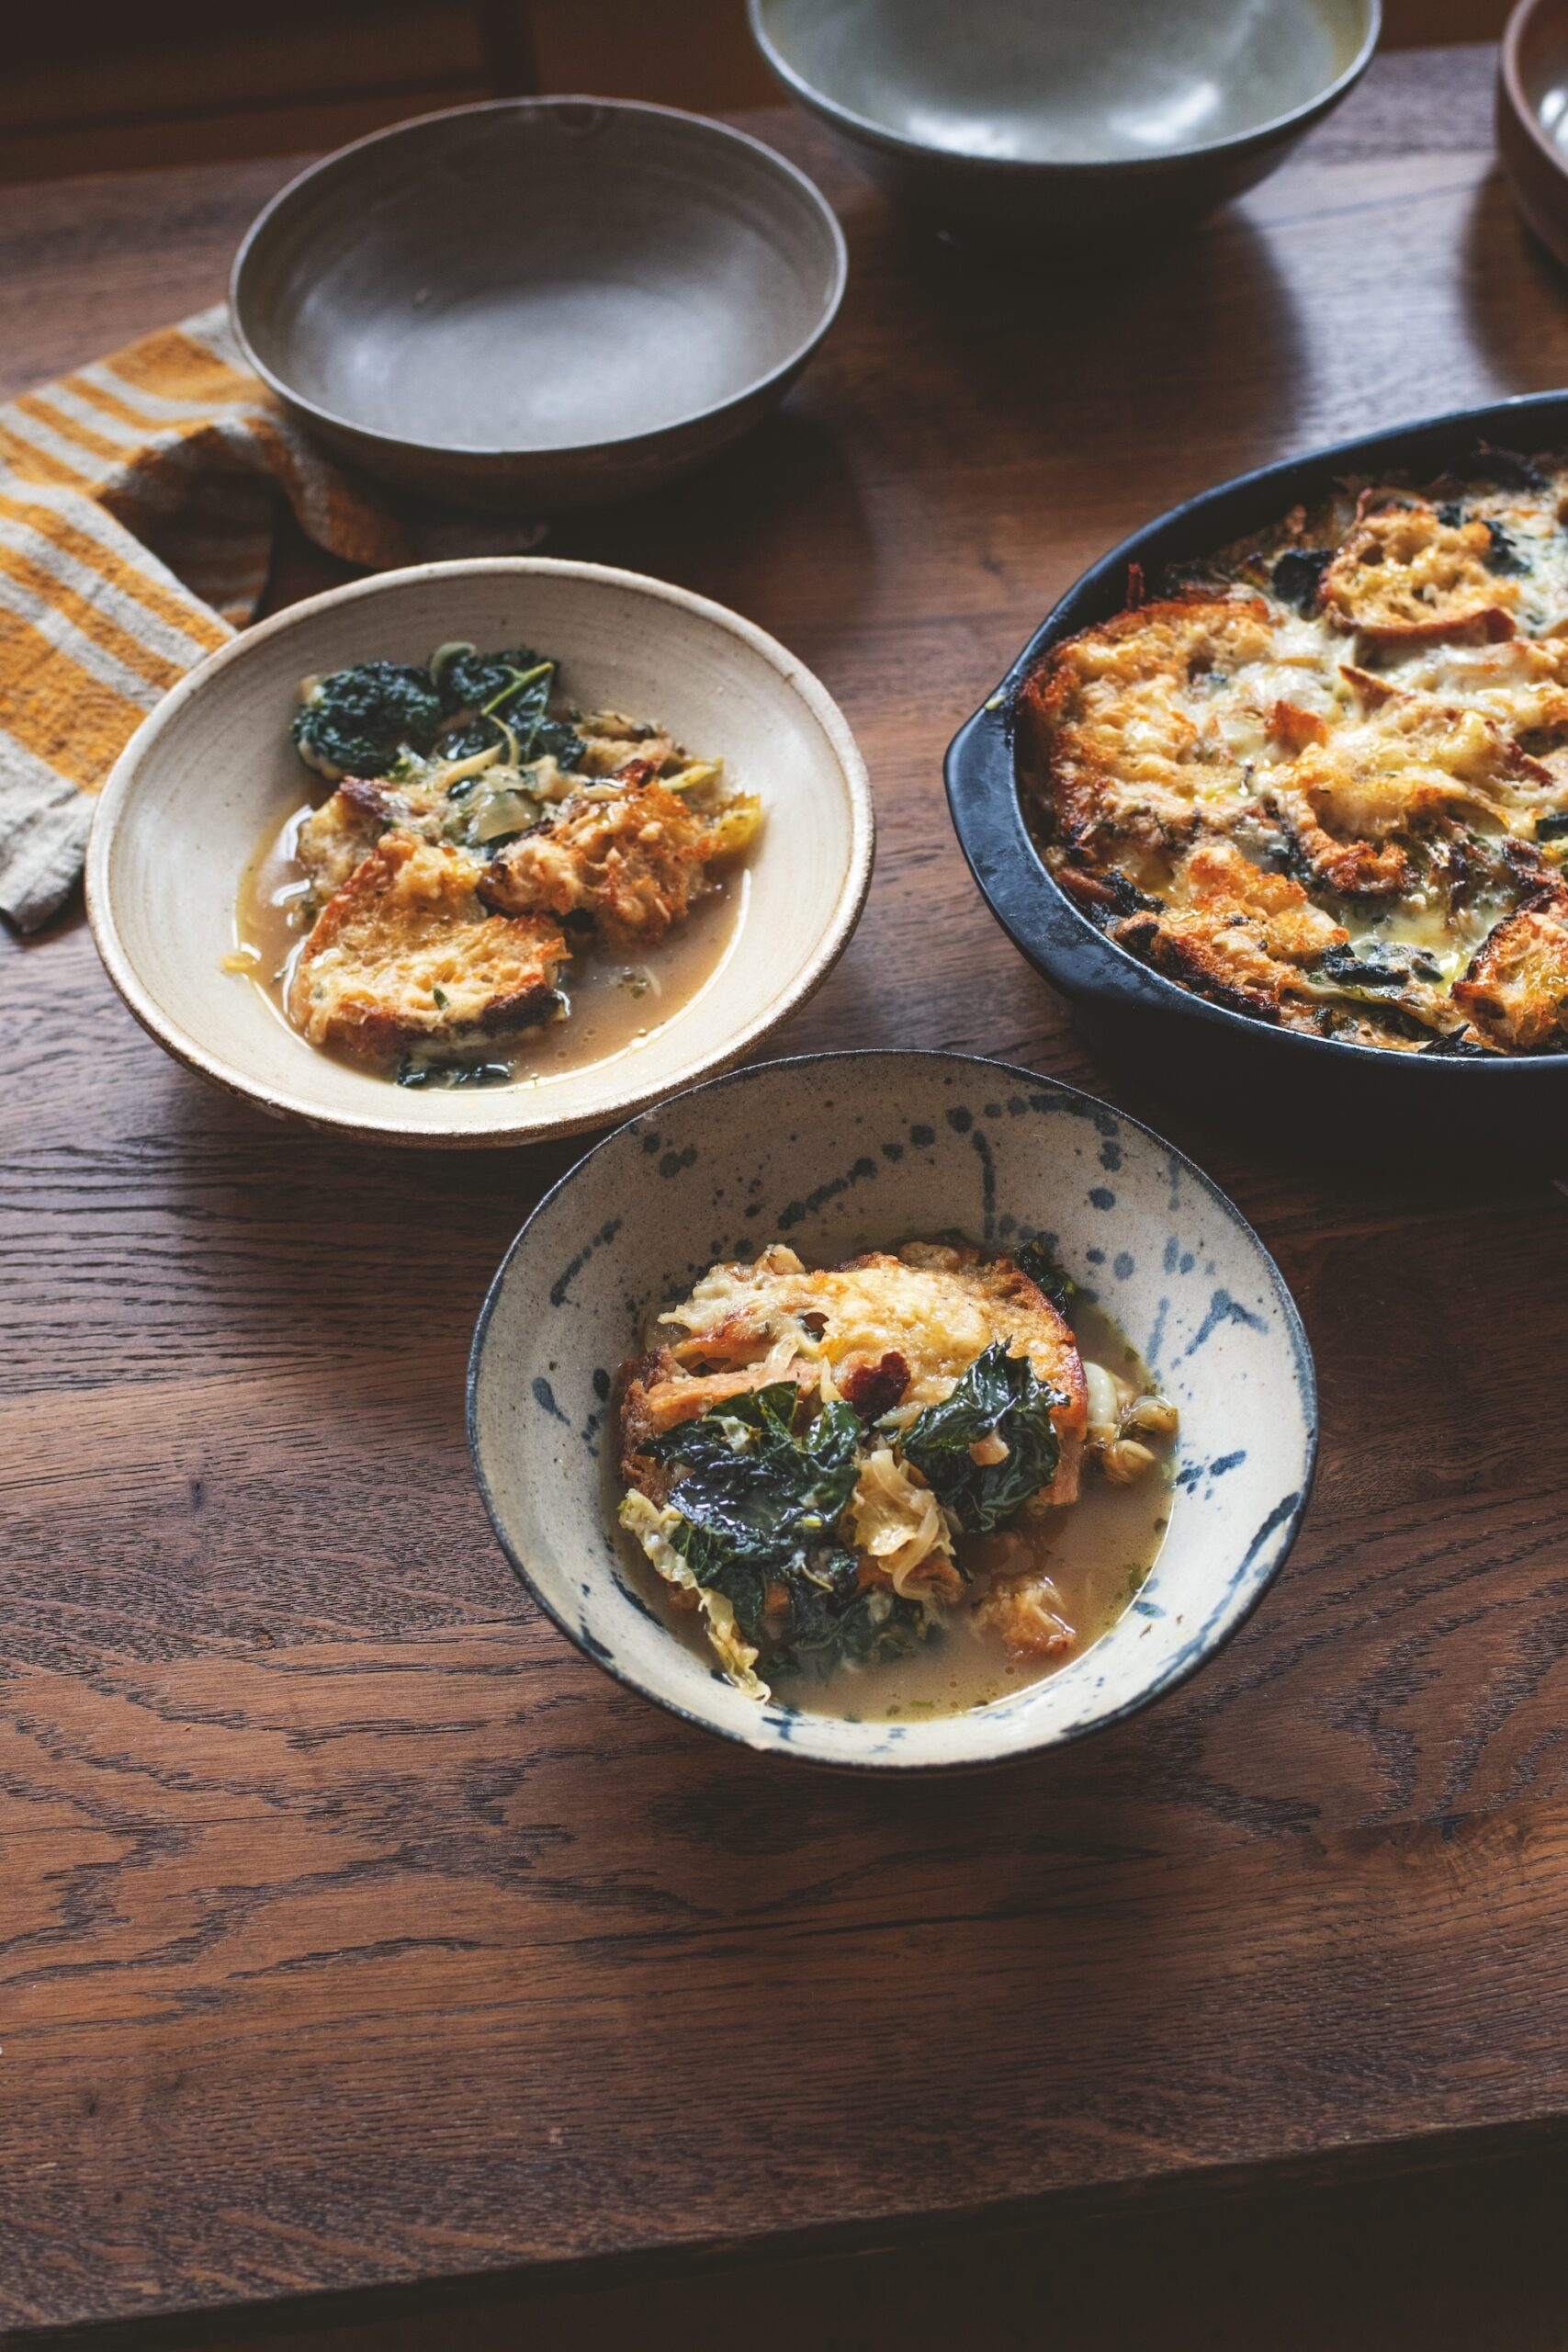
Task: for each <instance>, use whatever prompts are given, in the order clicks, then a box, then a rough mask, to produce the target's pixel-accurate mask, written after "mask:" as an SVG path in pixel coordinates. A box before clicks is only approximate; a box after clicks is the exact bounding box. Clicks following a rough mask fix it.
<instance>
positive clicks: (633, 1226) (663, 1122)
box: [468, 1053, 1317, 1770]
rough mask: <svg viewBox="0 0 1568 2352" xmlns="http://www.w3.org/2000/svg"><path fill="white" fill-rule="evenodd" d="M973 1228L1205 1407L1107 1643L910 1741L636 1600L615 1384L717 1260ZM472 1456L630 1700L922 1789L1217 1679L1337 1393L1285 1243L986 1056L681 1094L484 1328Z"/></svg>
mask: <svg viewBox="0 0 1568 2352" xmlns="http://www.w3.org/2000/svg"><path fill="white" fill-rule="evenodd" d="M949 1227H956V1228H958V1229H959V1230H961V1231H963V1232H964V1233H966V1234H968V1235H970V1236H972V1237H973V1238H974V1239H976V1240H977V1241H979V1240H986V1241H994V1242H996V1243H998V1244H999V1245H1001V1246H1004V1247H1005V1245H1006V1244H1007V1242H1008V1241H1009V1240H1010V1239H1024V1238H1029V1237H1030V1236H1032V1235H1033V1234H1036V1233H1043V1234H1044V1235H1045V1236H1046V1237H1047V1238H1048V1239H1049V1242H1050V1244H1051V1246H1052V1248H1053V1249H1054V1250H1055V1252H1056V1254H1057V1256H1058V1257H1059V1258H1060V1260H1061V1261H1062V1263H1063V1264H1064V1265H1065V1266H1066V1270H1067V1272H1069V1273H1070V1274H1072V1275H1073V1276H1074V1278H1075V1279H1076V1280H1077V1282H1078V1283H1081V1284H1082V1285H1083V1287H1084V1288H1085V1289H1086V1290H1087V1291H1089V1293H1090V1294H1091V1295H1093V1296H1094V1297H1096V1298H1097V1299H1098V1300H1099V1302H1100V1305H1101V1306H1103V1307H1104V1308H1105V1309H1106V1310H1107V1311H1108V1312H1109V1313H1110V1314H1111V1316H1112V1317H1114V1318H1115V1319H1116V1320H1117V1321H1118V1322H1119V1323H1120V1324H1121V1325H1122V1329H1123V1330H1124V1331H1125V1332H1126V1333H1127V1336H1128V1338H1129V1339H1130V1340H1132V1341H1133V1344H1134V1347H1136V1348H1137V1349H1138V1351H1139V1352H1140V1353H1141V1354H1142V1355H1143V1357H1144V1358H1145V1362H1146V1363H1148V1364H1149V1366H1150V1367H1151V1369H1152V1370H1153V1371H1154V1373H1155V1374H1156V1375H1157V1377H1158V1379H1159V1382H1160V1385H1161V1386H1162V1387H1163V1388H1164V1390H1165V1392H1166V1394H1167V1395H1168V1397H1171V1398H1172V1399H1173V1401H1174V1402H1175V1403H1176V1404H1177V1405H1178V1406H1179V1408H1180V1411H1181V1435H1180V1439H1179V1449H1178V1464H1177V1474H1176V1494H1175V1498H1174V1502H1173V1507H1172V1510H1171V1520H1170V1530H1169V1533H1168V1536H1167V1538H1166V1544H1165V1549H1164V1551H1163V1552H1162V1553H1161V1555H1160V1557H1159V1561H1158V1563H1157V1565H1156V1568H1155V1571H1154V1574H1153V1575H1152V1576H1151V1577H1150V1578H1149V1580H1148V1582H1147V1583H1146V1584H1145V1587H1144V1589H1143V1590H1142V1592H1141V1593H1140V1594H1139V1596H1138V1599H1137V1600H1135V1601H1134V1604H1133V1607H1132V1609H1131V1610H1130V1611H1128V1613H1127V1614H1126V1616H1125V1617H1123V1618H1122V1620H1121V1622H1120V1623H1118V1624H1117V1625H1115V1626H1114V1627H1113V1628H1112V1629H1111V1632H1110V1633H1109V1634H1106V1635H1105V1636H1104V1637H1103V1638H1102V1639H1101V1640H1100V1641H1099V1642H1097V1643H1095V1644H1094V1645H1092V1646H1091V1647H1090V1648H1089V1649H1088V1650H1086V1651H1085V1652H1084V1654H1083V1655H1082V1657H1078V1658H1077V1659H1075V1660H1074V1662H1073V1663H1072V1664H1071V1665H1070V1666H1068V1667H1067V1668H1065V1669H1064V1670H1063V1671H1062V1672H1061V1673H1059V1674H1056V1675H1055V1676H1053V1677H1052V1678H1051V1679H1049V1680H1047V1681H1044V1682H1040V1683H1036V1684H1034V1685H1032V1687H1031V1688H1029V1689H1026V1690H1023V1691H1018V1692H1016V1693H1013V1694H1011V1695H1010V1696H1009V1697H1008V1698H1006V1699H1003V1700H999V1701H998V1702H995V1703H993V1704H992V1705H990V1706H987V1707H984V1708H976V1709H974V1710H972V1711H971V1712H970V1713H967V1714H963V1715H951V1716H947V1717H942V1718H933V1719H931V1720H927V1721H922V1722H917V1723H908V1724H886V1723H848V1722H844V1721H842V1720H839V1719H836V1718H833V1717H830V1716H826V1715H815V1714H810V1713H804V1712H802V1713H795V1712H792V1711H791V1710H790V1709H788V1708H786V1707H782V1706H779V1705H777V1704H776V1703H774V1704H770V1705H767V1706H758V1705H757V1704H756V1702H754V1701H752V1700H750V1699H748V1698H746V1697H744V1696H743V1695H742V1693H741V1692H739V1691H736V1690H734V1689H732V1688H731V1687H730V1685H729V1684H728V1682H726V1681H725V1680H724V1679H723V1678H722V1676H720V1675H719V1674H718V1673H717V1672H716V1670H710V1668H708V1667H707V1666H706V1664H705V1661H704V1660H703V1659H702V1658H701V1657H697V1656H695V1655H694V1653H693V1652H692V1651H691V1650H689V1649H687V1648H686V1646H685V1645H684V1644H683V1643H682V1642H681V1641H680V1640H678V1639H677V1638H676V1636H675V1635H674V1634H671V1632H670V1631H669V1630H668V1629H667V1627H666V1626H665V1625H664V1624H663V1623H661V1622H660V1619H659V1618H658V1616H657V1615H656V1614H655V1613H654V1611H653V1610H652V1609H651V1608H650V1606H649V1603H648V1602H647V1601H646V1600H644V1598H643V1596H642V1594H641V1593H640V1592H639V1591H638V1590H637V1588H636V1585H635V1583H634V1581H633V1580H632V1578H631V1577H629V1576H628V1574H627V1572H626V1564H625V1562H624V1560H623V1558H622V1556H621V1554H620V1550H619V1547H618V1544H617V1540H616V1538H615V1532H614V1530H613V1527H612V1525H611V1521H610V1516H609V1513H610V1509H611V1507H612V1501H613V1496H612V1489H611V1487H610V1484H609V1480H608V1476H607V1472H608V1469H609V1467H610V1461H611V1457H610V1453H609V1449H610V1447H611V1445H612V1443H613V1439H612V1436H611V1433H610V1431H609V1430H608V1429H607V1427H606V1419H607V1415H608V1411H609V1406H610V1394H611V1384H612V1381H613V1379H614V1376H615V1369H616V1366H617V1365H618V1364H619V1363H621V1362H622V1361H623V1359H624V1358H625V1357H626V1356H628V1355H631V1354H634V1353H636V1352H637V1351H638V1348H639V1346H640V1343H641V1331H642V1326H643V1321H644V1318H645V1317H646V1316H647V1314H648V1312H649V1308H650V1307H652V1306H656V1305H658V1304H660V1303H661V1302H663V1301H665V1300H667V1299H673V1298H675V1297H678V1296H680V1295H682V1294H683V1293H684V1292H685V1291H686V1290H688V1289H689V1288H690V1286H691V1284H692V1283H693V1282H694V1280H695V1279H696V1277H697V1276H698V1275H699V1274H701V1273H703V1272H705V1270H706V1269H707V1268H708V1267H709V1266H710V1265H711V1264H713V1262H714V1261H716V1259H720V1258H734V1257H751V1256H754V1255H755V1253H756V1252H757V1250H760V1249H761V1248H763V1247H764V1246H765V1245H766V1244H767V1243H768V1242H770V1241H773V1240H775V1239H779V1238H783V1239H784V1240H787V1241H788V1242H789V1243H790V1244H791V1246H792V1247H793V1248H795V1249H796V1250H799V1251H800V1253H801V1255H802V1256H803V1257H805V1258H806V1259H807V1261H812V1260H819V1261H834V1260H837V1259H840V1258H844V1257H847V1256H849V1255H851V1254H852V1252H853V1251H854V1250H862V1249H867V1248H873V1247H877V1246H886V1245H887V1244H889V1243H893V1242H897V1241H901V1240H903V1239H904V1238H907V1237H908V1236H909V1235H913V1234H923V1233H932V1232H937V1231H941V1230H942V1229H944V1228H949ZM468 1434H469V1442H470V1444H471V1445H472V1448H473V1454H474V1463H475V1467H476V1469H477V1471H478V1474H479V1487H480V1490H481V1492H482V1493H483V1496H484V1498H485V1503H486V1505H487V1507H488V1509H489V1511H490V1515H491V1520H492V1521H493V1522H494V1525H495V1531H496V1533H497V1534H498V1535H499V1536H500V1538H501V1541H502V1545H503V1547H504V1548H505V1551H506V1554H507V1556H508V1558H509V1559H510V1560H511V1561H512V1563H513V1566H514V1567H515V1568H516V1570H517V1572H518V1574H519V1575H520V1576H521V1577H522V1578H523V1580H524V1582H525V1584H526V1586H527V1587H528V1589H529V1591H530V1592H531V1593H532V1594H533V1596H534V1598H535V1599H536V1600H537V1601H538V1602H539V1604H540V1606H541V1607H542V1608H544V1609H546V1610H547V1611H548V1612H549V1614H550V1615H551V1616H552V1617H553V1618H554V1619H555V1621H556V1623H557V1624H558V1625H559V1627H560V1628H561V1630H562V1632H563V1633H565V1634H569V1635H570V1638H571V1640H572V1641H574V1642H576V1643H577V1645H579V1647H580V1648H581V1649H582V1650H584V1651H586V1653H587V1654H588V1656H589V1657H592V1658H596V1659H597V1660H598V1661H599V1663H600V1664H601V1665H602V1666H604V1667H605V1668H607V1669H608V1670H609V1672H610V1673H612V1674H614V1675H615V1676H617V1677H618V1678H619V1679H620V1680H622V1681H623V1682H626V1683H628V1684H630V1686H631V1687H632V1688H633V1689H634V1690H637V1691H642V1692H643V1693H644V1695H645V1696H646V1697H648V1698H649V1699H657V1700H658V1701H659V1702H660V1705H661V1706H665V1707H669V1708H671V1710H672V1711H673V1712H674V1713H677V1714H681V1715H684V1716H686V1717H687V1718H688V1719H689V1720H690V1721H691V1722H693V1723H698V1724H705V1725H706V1726H707V1728H708V1729H709V1730H710V1731H716V1732H722V1733H723V1734H724V1735H725V1736H727V1737H728V1738H730V1739H737V1740H739V1741H741V1742H743V1743H744V1745H745V1746H747V1747H756V1748H764V1749H773V1750H775V1751H778V1752H782V1753H788V1754H790V1755H794V1756H801V1757H808V1758H812V1759H813V1760H815V1761H817V1762H818V1763H822V1764H835V1765H856V1766H865V1767H873V1768H876V1769H880V1770H915V1769H920V1768H928V1769H929V1768H932V1767H952V1766H960V1765H971V1766H973V1765H978V1764H989V1763H998V1762H1001V1761H1004V1760H1005V1759H1007V1758H1011V1757H1017V1756H1024V1755H1027V1754H1029V1753H1030V1752H1031V1751H1032V1750H1033V1749H1035V1748H1040V1747H1053V1746H1055V1744H1056V1743H1057V1742H1059V1741H1063V1740H1068V1739H1077V1738H1079V1737H1081V1736H1082V1735H1083V1734H1084V1733H1085V1732H1089V1731H1095V1730H1098V1729H1099V1728H1100V1726H1101V1725H1103V1724H1111V1723H1114V1722H1116V1721H1117V1720H1118V1719H1119V1718H1120V1717H1121V1716H1122V1715H1125V1714H1129V1713H1132V1712H1133V1711H1134V1709H1135V1708H1138V1707H1142V1706H1146V1705H1147V1704H1148V1702H1149V1701H1150V1700H1151V1699H1154V1698H1156V1697H1157V1696H1158V1695H1159V1693H1160V1692H1161V1691H1168V1690H1170V1689H1171V1688H1172V1686H1173V1685H1174V1684H1176V1683H1177V1682H1179V1681H1181V1680H1182V1679H1184V1677H1186V1676H1187V1675H1189V1674H1190V1673H1192V1672H1193V1671H1194V1669H1195V1668H1198V1667H1199V1666H1201V1664H1202V1662H1203V1660H1204V1659H1205V1658H1206V1657H1212V1656H1213V1653H1214V1651H1215V1650H1217V1649H1218V1648H1219V1646H1220V1645H1221V1644H1222V1643H1223V1642H1224V1640H1225V1639H1226V1638H1227V1636H1228V1635H1229V1634H1233V1633H1234V1632H1235V1629H1236V1627H1237V1626H1238V1625H1239V1624H1240V1623H1242V1621H1243V1619H1244V1618H1245V1617H1246V1616H1247V1613H1248V1611H1250V1610H1251V1609H1252V1608H1253V1606H1254V1605H1255V1603H1256V1602H1257V1600H1258V1598H1259V1596H1260V1595H1261V1593H1262V1591H1263V1589H1264V1588H1265V1586H1266V1585H1267V1584H1268V1583H1269V1579H1270V1578H1271V1577H1273V1576H1274V1575H1275V1573H1276V1572H1277V1570H1278V1569H1279V1567H1280V1563H1281V1561H1282V1560H1283V1559H1284V1557H1285V1555H1286V1553H1287V1552H1288V1551H1289V1550H1290V1548H1291V1544H1292V1542H1293V1541H1294V1538H1295V1533H1296V1530H1297V1528H1298V1526H1299V1525H1300V1524H1301V1519H1302V1513H1303V1510H1305V1508H1306V1499H1307V1494H1308V1490H1309V1488H1310V1487H1311V1485H1312V1475H1313V1465H1314V1458H1315V1454H1316V1450H1317V1392H1316V1382H1315V1379H1314V1372H1313V1363H1312V1356H1311V1352H1310V1351H1309V1349H1308V1347H1307V1342H1306V1337H1305V1334H1304V1333H1303V1329H1302V1325H1301V1318H1300V1317H1299V1316H1298V1315H1297V1313H1296V1309H1295V1306H1294V1304H1293V1302H1292V1298H1291V1295H1290V1293H1289V1292H1288V1291H1287V1290H1286V1288H1285V1285H1284V1283H1283V1282H1282V1281H1281V1280H1280V1273H1279V1270H1278V1268H1277V1267H1276V1266H1275V1264H1274V1261H1273V1260H1272V1259H1271V1258H1270V1257H1269V1253H1268V1251H1267V1250H1265V1249H1264V1247H1263V1245H1262V1243H1261V1242H1260V1241H1259V1240H1258V1236H1257V1235H1256V1234H1255V1233H1254V1232H1253V1230H1252V1228H1251V1227H1250V1226H1249V1225H1248V1224H1247V1221H1246V1219H1245V1218H1244V1217H1243V1216H1241V1215H1240V1214H1239V1213H1238V1212H1237V1211H1236V1210H1235V1208H1233V1207H1232V1205H1231V1204H1230V1202H1229V1201H1227V1200H1226V1199H1225V1197H1224V1194H1223V1193H1219V1192H1217V1191H1216V1190H1215V1188H1214V1186H1213V1184H1212V1183H1211V1182H1209V1179H1208V1178H1207V1177H1206V1176H1204V1175H1202V1174H1201V1172H1200V1170H1198V1169H1196V1168H1194V1167H1193V1165H1192V1163H1191V1161H1190V1159H1183V1158H1182V1156H1181V1154H1180V1153H1179V1151H1175V1150H1173V1149H1172V1148H1171V1147H1170V1145H1169V1144H1167V1143H1162V1142H1161V1141H1160V1139H1159V1137H1158V1136H1156V1135H1152V1134H1151V1133H1150V1131H1149V1129H1148V1128H1147V1127H1145V1126H1141V1125H1139V1124H1138V1122H1137V1121H1136V1120H1135V1119H1129V1118H1127V1117H1125V1116H1124V1115H1123V1114H1122V1113H1121V1112H1119V1111H1112V1110H1109V1109H1107V1108H1106V1106H1105V1105H1104V1104H1103V1103H1096V1102H1094V1101H1093V1100H1092V1099H1091V1098H1090V1097H1089V1095H1087V1094H1080V1093H1078V1092H1077V1090H1076V1089H1074V1088H1072V1087H1069V1086H1062V1085H1060V1084H1058V1083H1057V1082H1056V1081H1055V1080H1053V1079H1047V1078H1041V1077H1039V1076H1037V1075H1036V1074H1035V1073H1034V1072H1033V1071H1032V1070H1026V1069H1013V1068H1011V1067H1010V1065H1008V1064H1006V1063H1003V1062H992V1061H982V1060H979V1059H977V1058H975V1057H970V1056H968V1055H964V1054H936V1053H857V1054H822V1055H817V1056H813V1057H809V1058H807V1059H804V1060H799V1061H783V1062H765V1063H762V1064H761V1065H758V1066H756V1067H754V1068H752V1069H743V1070H740V1071H738V1072H737V1073H735V1075H733V1076H732V1077H728V1078H720V1079H716V1080H713V1081H712V1082H711V1083H709V1084H707V1085H705V1086H698V1087H694V1088H693V1090H692V1091H690V1092H689V1093H686V1094H681V1095H677V1096H676V1097H675V1098H674V1099H673V1100H672V1101H671V1102H669V1103H663V1104H661V1105H660V1107H659V1108H658V1109H656V1110H653V1111H649V1112H647V1113H645V1114H643V1115H642V1116H640V1117H638V1118H636V1119H633V1120H631V1121H630V1122H629V1124H628V1125H626V1126H624V1127H620V1128H617V1130H616V1132H615V1134H614V1135H613V1136H609V1137H608V1139H607V1140H606V1141H605V1142H604V1143H602V1144H600V1145H599V1146H598V1148H596V1149H595V1150H593V1151H591V1152H590V1153H589V1154H588V1156H587V1158H586V1159H582V1160H581V1161H580V1162H579V1164H578V1165H577V1167H576V1168H574V1169H573V1170H572V1171H571V1173H570V1175H569V1176H567V1177H565V1178H564V1179H563V1180H562V1182H560V1183H559V1184H558V1185H557V1187H556V1189H555V1191H554V1192H553V1193H550V1194H549V1195H548V1197H547V1199H546V1200H544V1201H543V1202H541V1204H540V1205H539V1206H538V1208H537V1209H536V1211H535V1212H534V1215H533V1216H531V1217H530V1218H529V1220H528V1222H527V1224H526V1225H525V1227H523V1230H522V1232H521V1233H520V1234H519V1235H518V1237H517V1238H516V1240H515V1241H514V1242H513V1245H512V1248H511V1250H509V1251H508V1253H507V1256H506V1259H505V1261H504V1263H503V1264H502V1269H501V1272H499V1273H498V1274H497V1276H496V1278H495V1282H494V1283H493V1284H492V1285H491V1293H490V1296H489V1297H488V1299H487V1300H486V1301H485V1306H484V1311H483V1313H482V1314H481V1315H480V1317H479V1329H478V1330H477V1332H476V1333H475V1336H474V1349H473V1357H472V1362H471V1364H470V1367H469V1375H468Z"/></svg>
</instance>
